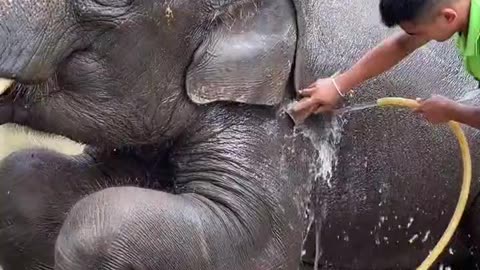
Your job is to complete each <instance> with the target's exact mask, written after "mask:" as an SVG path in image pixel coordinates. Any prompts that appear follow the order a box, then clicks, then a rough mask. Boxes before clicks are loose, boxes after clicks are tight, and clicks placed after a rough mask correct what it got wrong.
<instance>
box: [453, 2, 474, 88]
mask: <svg viewBox="0 0 480 270" xmlns="http://www.w3.org/2000/svg"><path fill="white" fill-rule="evenodd" d="M479 42H480V0H472V2H471V4H470V19H469V22H468V32H467V35H466V36H465V35H460V34H459V35H458V38H457V47H458V49H459V50H460V53H461V55H462V56H463V61H464V64H465V68H466V69H467V71H468V72H469V73H470V74H471V75H472V76H474V77H475V78H476V79H477V80H480V44H479Z"/></svg>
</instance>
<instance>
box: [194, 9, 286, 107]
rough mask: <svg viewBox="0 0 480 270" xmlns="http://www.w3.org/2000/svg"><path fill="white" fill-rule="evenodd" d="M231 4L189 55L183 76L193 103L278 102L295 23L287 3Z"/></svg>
mask: <svg viewBox="0 0 480 270" xmlns="http://www.w3.org/2000/svg"><path fill="white" fill-rule="evenodd" d="M244 2H248V3H249V4H232V5H231V6H230V7H229V8H228V10H227V11H225V12H224V13H223V14H221V15H219V16H218V17H217V18H216V19H215V24H214V30H213V31H211V32H210V35H209V36H208V37H207V38H206V39H205V40H204V41H203V43H202V44H201V46H200V47H199V48H198V49H197V51H196V52H195V55H194V58H193V61H192V64H191V65H190V67H189V68H188V71H187V76H186V88H187V94H188V96H189V97H190V99H191V100H192V101H193V102H195V103H197V104H206V103H211V102H216V101H231V102H239V103H247V104H256V105H276V104H278V103H280V102H281V100H282V98H283V96H284V94H285V91H286V86H287V82H288V80H289V77H290V72H291V68H292V63H293V61H294V55H295V46H296V22H295V13H294V9H293V5H292V4H291V2H290V0H275V1H244Z"/></svg>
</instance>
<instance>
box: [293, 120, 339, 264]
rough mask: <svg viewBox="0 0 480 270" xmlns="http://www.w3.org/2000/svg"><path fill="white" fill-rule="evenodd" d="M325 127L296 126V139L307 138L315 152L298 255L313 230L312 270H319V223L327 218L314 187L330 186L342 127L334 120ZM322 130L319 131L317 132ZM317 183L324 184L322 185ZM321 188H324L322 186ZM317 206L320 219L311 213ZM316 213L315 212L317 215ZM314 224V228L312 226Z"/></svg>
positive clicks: (310, 168)
mask: <svg viewBox="0 0 480 270" xmlns="http://www.w3.org/2000/svg"><path fill="white" fill-rule="evenodd" d="M327 124H328V125H327V126H326V127H325V128H324V129H322V130H320V129H317V130H314V129H310V128H307V127H305V126H303V125H299V126H297V127H296V128H295V136H298V135H302V136H304V137H305V138H308V139H309V140H310V142H311V144H312V146H313V148H314V149H315V154H316V158H315V159H314V160H313V162H312V163H311V164H309V172H310V173H311V174H312V175H313V177H311V178H310V179H311V180H310V181H308V183H307V188H306V189H307V194H308V195H307V198H305V205H306V209H305V218H306V219H307V220H308V222H307V224H308V225H307V228H306V231H305V233H304V238H303V244H302V252H301V256H302V257H303V256H304V255H305V254H306V252H305V247H304V246H305V242H306V240H307V237H308V235H309V232H310V230H311V228H312V227H315V263H314V264H315V265H314V269H315V270H317V269H318V262H319V259H320V256H321V254H322V248H321V245H320V242H321V239H320V235H321V234H320V233H321V229H322V223H323V221H324V220H325V217H326V207H325V206H326V205H322V206H320V203H321V202H320V201H319V198H318V197H317V196H315V194H317V193H318V190H317V189H316V188H323V187H322V184H323V183H325V184H326V185H327V186H328V187H329V188H332V187H333V185H332V183H331V180H332V176H333V171H334V169H335V166H336V165H337V162H338V160H337V145H338V143H339V142H340V139H341V131H342V128H343V123H341V119H340V118H337V117H334V118H333V119H332V121H331V122H330V123H327ZM320 131H321V132H320ZM320 181H324V182H323V183H321V182H320ZM323 186H324V185H323ZM312 204H313V205H315V206H320V207H319V209H317V210H319V211H320V213H319V216H318V218H317V219H315V215H316V213H315V212H317V211H312V209H313V207H312ZM317 214H318V212H317ZM314 223H315V226H312V225H313V224H314Z"/></svg>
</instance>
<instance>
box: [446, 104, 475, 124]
mask: <svg viewBox="0 0 480 270" xmlns="http://www.w3.org/2000/svg"><path fill="white" fill-rule="evenodd" d="M452 120H454V121H457V122H460V123H462V124H465V125H468V126H471V127H474V128H478V129H480V107H475V106H469V105H463V104H458V105H457V106H455V107H454V108H453V110H452Z"/></svg>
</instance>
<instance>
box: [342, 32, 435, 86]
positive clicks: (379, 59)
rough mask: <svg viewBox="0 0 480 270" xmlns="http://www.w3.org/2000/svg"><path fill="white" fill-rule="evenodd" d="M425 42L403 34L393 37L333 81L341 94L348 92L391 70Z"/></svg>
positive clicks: (425, 41)
mask: <svg viewBox="0 0 480 270" xmlns="http://www.w3.org/2000/svg"><path fill="white" fill-rule="evenodd" d="M427 42H428V41H427V40H420V39H418V38H416V37H412V36H409V35H407V34H405V33H399V34H396V35H393V36H391V37H389V38H387V39H385V40H384V41H382V42H381V43H380V44H379V45H377V46H376V47H375V48H373V49H372V50H370V51H369V52H368V53H366V54H365V55H364V56H363V57H362V58H361V59H360V60H359V61H358V62H357V63H356V64H355V65H353V66H352V68H350V69H349V70H348V71H346V72H344V73H343V74H341V75H339V76H338V77H337V78H336V79H335V80H336V82H337V84H338V85H339V88H340V90H341V91H342V92H344V93H345V92H348V91H349V90H350V89H352V88H354V87H356V86H357V85H359V84H361V83H362V82H364V81H366V80H368V79H370V78H372V77H375V76H377V75H380V74H381V73H383V72H385V71H387V70H389V69H391V68H392V67H394V66H395V65H396V64H398V63H399V62H400V61H401V60H402V59H404V58H405V57H407V56H408V55H409V54H411V53H412V52H413V51H415V50H416V49H417V48H419V47H420V46H422V45H424V44H425V43H427Z"/></svg>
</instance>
